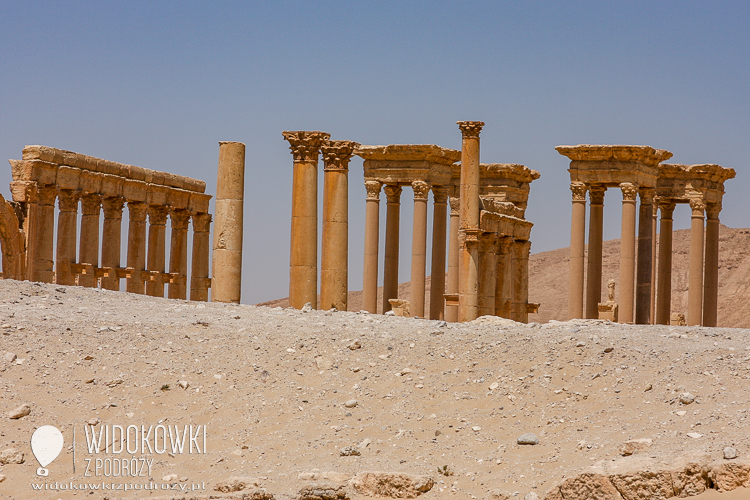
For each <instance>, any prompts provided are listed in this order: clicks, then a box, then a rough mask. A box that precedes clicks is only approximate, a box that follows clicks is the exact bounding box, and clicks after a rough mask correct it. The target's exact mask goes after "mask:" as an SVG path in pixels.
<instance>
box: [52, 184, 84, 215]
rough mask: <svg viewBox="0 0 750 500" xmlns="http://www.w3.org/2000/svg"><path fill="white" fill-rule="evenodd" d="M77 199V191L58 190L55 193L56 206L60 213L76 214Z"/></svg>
mask: <svg viewBox="0 0 750 500" xmlns="http://www.w3.org/2000/svg"><path fill="white" fill-rule="evenodd" d="M78 198H79V194H78V191H73V190H71V189H60V190H58V191H57V206H58V208H59V209H60V211H61V212H77V211H78Z"/></svg>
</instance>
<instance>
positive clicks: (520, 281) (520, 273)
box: [511, 241, 531, 323]
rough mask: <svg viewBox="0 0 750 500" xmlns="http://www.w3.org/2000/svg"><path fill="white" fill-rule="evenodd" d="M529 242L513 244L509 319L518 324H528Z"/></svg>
mask: <svg viewBox="0 0 750 500" xmlns="http://www.w3.org/2000/svg"><path fill="white" fill-rule="evenodd" d="M530 253H531V242H530V241H515V242H513V303H512V306H511V307H512V311H511V319H512V320H513V321H518V322H519V323H528V322H529V313H528V309H527V305H528V303H529V254H530Z"/></svg>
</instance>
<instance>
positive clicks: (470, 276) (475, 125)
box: [457, 121, 484, 322]
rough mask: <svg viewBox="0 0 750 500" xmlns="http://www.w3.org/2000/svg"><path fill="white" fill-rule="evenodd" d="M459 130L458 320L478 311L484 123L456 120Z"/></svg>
mask: <svg viewBox="0 0 750 500" xmlns="http://www.w3.org/2000/svg"><path fill="white" fill-rule="evenodd" d="M457 123H458V128H459V129H460V130H461V135H462V141H461V181H460V197H461V209H460V210H461V220H460V231H461V233H462V235H461V236H460V237H459V238H460V239H459V243H460V253H461V257H460V260H459V271H458V280H459V286H458V320H459V321H462V322H464V321H472V320H474V319H476V318H477V315H478V313H479V309H478V307H479V297H478V294H479V282H478V279H479V216H480V212H481V201H480V199H479V158H480V155H479V133H480V132H481V130H482V127H483V126H484V122H478V121H463V122H457Z"/></svg>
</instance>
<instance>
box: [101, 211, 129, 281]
mask: <svg viewBox="0 0 750 500" xmlns="http://www.w3.org/2000/svg"><path fill="white" fill-rule="evenodd" d="M124 206H125V200H123V199H122V198H113V197H110V198H104V199H103V200H102V207H103V209H104V224H103V226H102V267H110V268H112V270H113V271H112V274H110V276H103V277H102V288H104V289H105V290H119V289H120V279H119V278H118V277H117V268H118V267H120V243H121V241H122V208H123V207H124Z"/></svg>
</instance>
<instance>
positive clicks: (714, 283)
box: [703, 204, 721, 326]
mask: <svg viewBox="0 0 750 500" xmlns="http://www.w3.org/2000/svg"><path fill="white" fill-rule="evenodd" d="M720 211H721V205H719V204H709V205H708V206H707V210H706V212H707V215H708V218H707V219H706V269H705V274H704V276H705V281H704V283H703V326H716V325H717V323H718V308H719V212H720Z"/></svg>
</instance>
